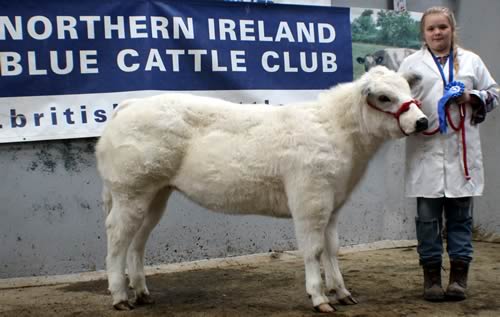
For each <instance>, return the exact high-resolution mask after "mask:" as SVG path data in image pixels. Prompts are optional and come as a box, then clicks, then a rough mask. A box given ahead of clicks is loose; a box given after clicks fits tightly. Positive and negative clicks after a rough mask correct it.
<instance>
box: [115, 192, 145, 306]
mask: <svg viewBox="0 0 500 317" xmlns="http://www.w3.org/2000/svg"><path fill="white" fill-rule="evenodd" d="M111 196H112V200H113V203H112V207H111V211H110V213H109V215H108V216H107V218H106V234H107V239H108V254H107V257H106V271H107V275H108V288H109V291H110V292H111V296H112V297H113V306H114V307H115V308H116V309H118V310H129V309H131V308H132V306H131V305H130V304H129V302H128V295H127V285H126V279H125V264H126V260H127V250H128V248H129V246H130V243H131V241H132V238H133V237H134V236H135V234H136V233H137V231H138V230H139V228H140V227H141V225H142V223H143V220H144V216H145V214H146V212H147V211H148V207H149V205H150V203H151V199H152V197H151V195H144V194H143V195H134V196H132V195H127V194H123V193H115V192H111Z"/></svg>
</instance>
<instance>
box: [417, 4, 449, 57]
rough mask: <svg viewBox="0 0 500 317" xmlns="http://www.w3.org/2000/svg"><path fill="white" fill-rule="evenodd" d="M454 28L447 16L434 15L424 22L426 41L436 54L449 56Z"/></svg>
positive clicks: (426, 18) (427, 17)
mask: <svg viewBox="0 0 500 317" xmlns="http://www.w3.org/2000/svg"><path fill="white" fill-rule="evenodd" d="M452 36H453V28H452V26H451V24H450V21H448V18H447V17H446V15H444V14H442V13H432V14H429V15H428V16H426V17H425V20H424V41H425V43H426V44H427V46H428V47H429V48H430V49H431V51H432V52H433V53H434V54H447V53H449V51H450V48H451V40H452Z"/></svg>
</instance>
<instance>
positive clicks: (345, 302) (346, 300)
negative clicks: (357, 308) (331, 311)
mask: <svg viewBox="0 0 500 317" xmlns="http://www.w3.org/2000/svg"><path fill="white" fill-rule="evenodd" d="M337 300H338V302H339V303H340V304H342V305H356V304H357V303H358V301H357V300H356V299H355V298H354V297H352V295H349V296H346V297H344V298H338V299H337Z"/></svg>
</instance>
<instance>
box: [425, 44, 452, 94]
mask: <svg viewBox="0 0 500 317" xmlns="http://www.w3.org/2000/svg"><path fill="white" fill-rule="evenodd" d="M429 52H430V53H431V55H432V59H433V60H434V63H436V65H437V67H438V69H439V73H440V74H441V79H443V87H446V85H447V84H448V82H447V81H446V77H445V76H444V70H443V66H441V63H440V62H439V61H438V60H437V57H436V55H434V53H432V51H431V50H430V49H429ZM448 75H449V76H448V77H449V79H450V81H449V82H450V83H451V82H453V47H452V48H451V49H450V55H449V56H448Z"/></svg>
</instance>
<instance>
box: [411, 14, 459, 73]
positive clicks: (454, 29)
mask: <svg viewBox="0 0 500 317" xmlns="http://www.w3.org/2000/svg"><path fill="white" fill-rule="evenodd" d="M430 14H442V15H444V16H445V17H446V18H447V19H448V22H449V23H450V26H451V32H452V35H451V46H452V47H453V68H454V69H455V71H458V59H457V47H458V35H457V21H456V20H455V15H454V14H453V12H452V11H451V10H450V9H448V8H446V7H431V8H429V9H427V10H425V11H424V14H423V15H422V18H421V19H420V37H421V39H422V42H423V46H424V47H425V48H427V43H425V39H424V32H425V30H424V27H425V18H426V17H427V16H428V15H430Z"/></svg>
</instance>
